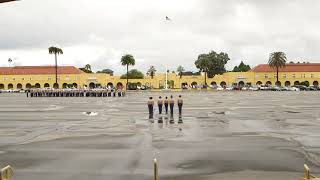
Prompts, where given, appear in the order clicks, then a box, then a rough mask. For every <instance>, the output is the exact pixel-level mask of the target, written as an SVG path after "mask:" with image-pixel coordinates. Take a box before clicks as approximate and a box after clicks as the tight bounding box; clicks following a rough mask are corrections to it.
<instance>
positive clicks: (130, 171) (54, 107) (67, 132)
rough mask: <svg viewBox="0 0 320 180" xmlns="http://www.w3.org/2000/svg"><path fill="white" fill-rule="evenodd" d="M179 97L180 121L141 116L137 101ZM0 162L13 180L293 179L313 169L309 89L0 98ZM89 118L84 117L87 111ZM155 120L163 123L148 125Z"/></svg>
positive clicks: (316, 121) (316, 104)
mask: <svg viewBox="0 0 320 180" xmlns="http://www.w3.org/2000/svg"><path fill="white" fill-rule="evenodd" d="M170 94H173V95H174V96H176V97H177V96H178V94H182V96H183V98H184V108H183V117H182V121H183V123H180V124H179V123H178V120H179V118H178V115H177V107H175V113H174V114H175V115H174V124H170V117H167V116H166V115H162V116H160V115H158V114H157V113H158V111H157V110H155V114H156V115H155V118H154V120H153V122H151V121H149V120H148V114H147V107H146V100H147V98H148V97H149V96H153V97H155V98H156V97H157V96H158V95H161V96H165V95H170ZM0 102H1V104H0V166H1V167H3V166H5V165H7V164H10V165H12V166H13V167H14V169H15V178H14V179H17V180H19V179H23V180H34V179H42V180H51V179H52V180H53V179H59V180H71V179H78V180H87V179H95V180H100V179H101V180H102V179H112V180H127V179H133V180H135V179H137V180H138V179H139V180H143V179H151V177H152V173H153V171H152V168H153V164H152V163H153V158H157V159H158V162H159V175H160V179H166V180H171V179H172V180H173V179H177V180H180V179H181V180H182V179H184V180H189V179H190V180H191V179H197V180H211V179H219V180H220V179H243V180H245V179H279V180H283V179H299V178H300V177H301V176H302V175H303V164H304V163H307V164H309V166H310V167H311V168H312V170H313V172H315V173H316V174H317V173H320V155H319V153H320V139H319V136H320V111H319V109H320V101H319V92H200V91H193V92H180V93H178V92H172V93H168V92H130V93H128V94H127V96H126V97H108V98H107V97H104V98H97V97H96V98H80V97H75V98H70V97H68V98H63V97H59V98H26V97H25V96H24V95H23V94H0ZM88 112H92V113H88ZM159 119H161V120H162V121H163V123H162V124H161V123H158V120H159Z"/></svg>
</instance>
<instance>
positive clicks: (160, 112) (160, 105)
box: [158, 104, 162, 114]
mask: <svg viewBox="0 0 320 180" xmlns="http://www.w3.org/2000/svg"><path fill="white" fill-rule="evenodd" d="M158 107H159V114H162V104H158Z"/></svg>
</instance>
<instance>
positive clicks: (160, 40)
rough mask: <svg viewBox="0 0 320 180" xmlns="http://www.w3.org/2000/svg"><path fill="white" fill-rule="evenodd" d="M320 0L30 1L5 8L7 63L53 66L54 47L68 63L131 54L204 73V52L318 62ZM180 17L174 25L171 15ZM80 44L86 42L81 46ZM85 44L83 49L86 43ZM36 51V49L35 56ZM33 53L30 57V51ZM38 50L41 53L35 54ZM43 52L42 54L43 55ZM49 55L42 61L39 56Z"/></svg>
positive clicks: (106, 61) (112, 62)
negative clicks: (277, 54)
mask: <svg viewBox="0 0 320 180" xmlns="http://www.w3.org/2000/svg"><path fill="white" fill-rule="evenodd" d="M319 5H320V2H319V1H317V0H309V1H298V0H281V1H279V0H228V1H226V0H175V1H171V0H161V1H160V0H155V1H149V0H137V1H130V0H118V1H111V0H106V1H101V0H90V1H87V0H86V1H85V0H68V1H65V0H46V1H43V0H24V1H20V2H15V3H8V4H1V5H0V24H1V28H0V39H1V41H0V58H1V59H0V64H2V65H5V64H6V61H7V57H13V56H14V57H18V58H19V59H20V60H19V64H28V65H29V64H39V63H41V64H50V63H52V57H51V56H49V55H48V56H46V55H45V54H46V52H45V51H46V48H47V47H48V46H50V45H55V44H58V45H59V46H61V47H62V48H64V49H65V55H63V57H61V63H62V64H76V65H77V66H82V65H84V64H87V63H90V64H92V66H93V68H94V69H95V70H99V69H103V68H112V69H114V70H115V72H116V73H122V72H123V71H124V69H123V68H122V67H121V66H120V63H119V60H120V58H121V55H123V54H125V53H131V54H133V55H134V56H135V57H136V59H137V65H136V68H139V69H142V70H143V71H146V69H147V68H148V67H149V66H150V65H155V66H156V67H157V68H158V70H159V71H164V70H165V67H166V66H168V67H170V69H172V70H174V69H176V67H177V66H178V65H180V64H181V65H183V66H185V68H186V69H188V70H196V69H195V67H194V60H195V59H196V58H197V56H198V54H200V53H205V52H209V51H210V50H215V51H224V52H227V53H228V54H229V56H230V57H231V61H230V62H229V63H228V66H227V67H228V68H229V69H232V67H233V66H234V65H237V64H238V63H239V62H240V61H241V60H244V61H245V62H247V63H249V64H250V65H252V66H254V65H256V64H259V63H265V62H267V59H268V55H269V53H270V52H272V51H276V50H280V51H284V52H286V53H287V55H288V58H289V59H292V60H295V61H296V60H300V61H302V60H301V59H303V60H308V61H310V62H318V60H319V56H318V53H317V50H318V49H319V48H320V43H319V42H320V41H319V40H320V34H319V33H318V31H317V30H318V29H319V27H320V22H319V21H318V19H319V17H320V14H319V13H317V7H319ZM165 16H169V17H171V18H172V21H171V22H168V21H165V20H164V17H165ZM77 47H79V49H78V51H77V49H76V48H77ZM80 47H81V48H80ZM27 52H28V53H27ZM26 53H27V54H26ZM32 54H34V55H32ZM40 54H41V56H40ZM40 57H41V58H42V59H41V60H39V59H37V58H40Z"/></svg>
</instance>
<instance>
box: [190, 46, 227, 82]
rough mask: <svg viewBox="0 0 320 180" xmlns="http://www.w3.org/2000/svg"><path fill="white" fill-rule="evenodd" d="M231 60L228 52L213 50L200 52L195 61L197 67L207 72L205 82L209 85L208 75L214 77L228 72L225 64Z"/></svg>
mask: <svg viewBox="0 0 320 180" xmlns="http://www.w3.org/2000/svg"><path fill="white" fill-rule="evenodd" d="M229 60H230V58H229V56H228V54H227V53H224V52H220V53H219V54H218V53H216V52H215V51H211V52H209V53H208V54H200V55H199V56H198V59H197V60H196V61H195V65H196V67H197V68H198V69H199V70H200V71H202V72H204V73H205V75H204V83H205V85H207V76H209V77H214V76H215V75H217V74H222V73H224V72H226V68H225V65H226V64H227V62H228V61H229Z"/></svg>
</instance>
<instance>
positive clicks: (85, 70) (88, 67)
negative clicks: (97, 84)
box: [79, 64, 93, 73]
mask: <svg viewBox="0 0 320 180" xmlns="http://www.w3.org/2000/svg"><path fill="white" fill-rule="evenodd" d="M79 69H80V70H81V71H83V72H85V73H93V72H92V70H91V65H90V64H86V65H85V66H84V67H83V68H79Z"/></svg>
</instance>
